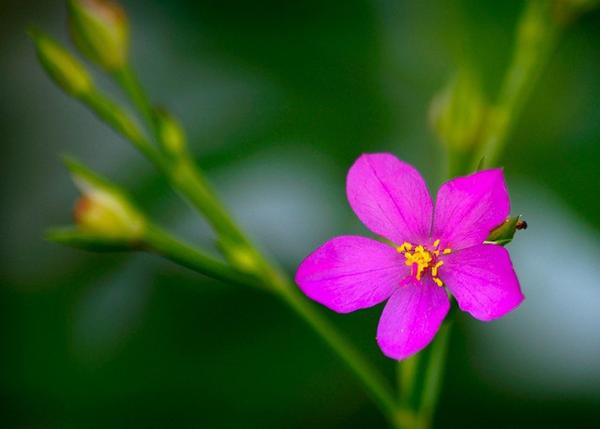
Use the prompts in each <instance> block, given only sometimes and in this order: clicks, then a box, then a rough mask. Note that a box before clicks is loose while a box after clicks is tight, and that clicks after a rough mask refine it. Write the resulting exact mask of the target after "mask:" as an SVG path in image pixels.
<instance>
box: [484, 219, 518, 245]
mask: <svg viewBox="0 0 600 429" xmlns="http://www.w3.org/2000/svg"><path fill="white" fill-rule="evenodd" d="M521 229H527V222H525V221H524V220H523V219H521V216H509V217H507V218H506V220H505V221H504V222H502V224H500V225H498V226H497V227H496V228H494V229H493V230H492V232H490V235H489V236H488V238H487V240H486V242H488V243H495V244H499V245H501V246H504V245H506V244H508V243H510V242H511V241H512V240H513V238H514V236H515V233H516V232H517V231H518V230H521Z"/></svg>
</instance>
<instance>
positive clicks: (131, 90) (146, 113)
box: [113, 65, 160, 140]
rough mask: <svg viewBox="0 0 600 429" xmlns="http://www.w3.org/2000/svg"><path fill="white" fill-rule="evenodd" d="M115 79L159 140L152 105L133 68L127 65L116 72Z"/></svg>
mask: <svg viewBox="0 0 600 429" xmlns="http://www.w3.org/2000/svg"><path fill="white" fill-rule="evenodd" d="M113 75H114V78H115V80H116V81H117V82H118V83H119V85H120V86H121V88H123V90H124V91H125V92H126V94H127V96H128V97H129V99H130V100H131V102H132V103H133V105H134V106H135V108H136V109H137V110H138V111H139V112H140V113H141V115H142V118H143V119H144V122H145V123H146V124H147V125H148V126H149V127H150V131H151V132H152V135H153V136H154V138H155V139H156V140H159V138H160V137H159V133H158V130H157V127H156V121H155V120H154V114H153V109H152V104H151V103H150V100H149V99H148V96H147V95H146V92H145V91H144V89H143V88H142V85H141V84H140V82H139V80H138V78H137V76H136V75H135V73H134V72H133V70H132V69H131V66H129V65H125V66H124V67H123V68H121V69H119V70H117V71H115V72H114V74H113Z"/></svg>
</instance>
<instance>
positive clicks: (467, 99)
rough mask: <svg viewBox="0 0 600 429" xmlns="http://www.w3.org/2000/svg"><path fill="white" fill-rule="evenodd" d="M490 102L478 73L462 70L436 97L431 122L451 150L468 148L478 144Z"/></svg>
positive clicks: (465, 149)
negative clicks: (478, 79) (483, 91)
mask: <svg viewBox="0 0 600 429" xmlns="http://www.w3.org/2000/svg"><path fill="white" fill-rule="evenodd" d="M485 113H486V105H485V101H484V98H483V95H482V93H481V90H480V88H479V84H478V81H477V79H476V77H475V76H474V75H473V74H472V73H470V72H468V71H467V70H461V71H460V72H459V73H458V74H457V75H456V76H455V77H454V78H453V79H452V80H451V81H450V82H449V84H448V85H447V86H446V87H445V88H444V89H443V90H442V91H441V92H440V93H439V94H438V95H437V96H435V98H434V99H433V101H432V103H431V107H430V111H429V119H430V122H431V126H432V128H433V129H434V131H435V133H436V134H437V136H438V138H439V139H440V141H441V142H442V143H443V144H444V145H445V146H446V147H447V148H448V150H450V151H456V152H466V151H468V150H469V149H470V148H472V147H473V146H474V145H475V144H477V140H478V138H479V136H480V133H481V130H482V125H483V121H484V117H485Z"/></svg>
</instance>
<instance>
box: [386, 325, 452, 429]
mask: <svg viewBox="0 0 600 429" xmlns="http://www.w3.org/2000/svg"><path fill="white" fill-rule="evenodd" d="M451 326H452V318H451V315H449V317H448V318H447V320H446V321H445V322H444V323H443V324H442V326H441V327H440V329H439V331H438V333H437V334H436V336H435V339H434V340H433V342H432V343H431V345H429V347H428V348H426V349H425V350H423V351H421V352H420V353H418V354H417V355H415V356H413V357H411V358H409V359H406V360H404V361H400V362H398V368H397V373H398V387H399V392H400V402H399V411H398V414H397V422H398V427H400V428H403V429H427V428H429V427H430V426H431V422H432V419H433V415H434V412H435V408H436V405H437V401H438V397H439V394H440V390H441V387H442V381H443V374H444V366H445V362H446V354H447V350H448V339H449V335H450V330H451Z"/></svg>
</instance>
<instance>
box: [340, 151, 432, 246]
mask: <svg viewBox="0 0 600 429" xmlns="http://www.w3.org/2000/svg"><path fill="white" fill-rule="evenodd" d="M346 193H347V195H348V201H349V202H350V206H351V207H352V209H353V210H354V213H356V215H357V216H358V218H359V219H360V220H361V221H362V223H364V224H365V225H366V226H367V228H369V229H370V230H371V231H373V232H374V233H376V234H379V235H381V236H383V237H386V238H388V239H390V240H391V241H393V242H394V243H397V244H401V243H403V242H405V241H409V242H411V243H419V242H422V241H423V239H424V238H427V237H429V233H430V231H431V217H432V211H433V205H432V201H431V196H430V195H429V191H428V190H427V186H426V185H425V181H424V180H423V178H422V177H421V175H420V174H419V172H418V171H417V170H416V169H415V168H414V167H412V166H410V165H409V164H407V163H405V162H402V161H400V160H399V159H398V158H396V157H395V156H393V155H391V154H388V153H376V154H364V155H361V156H360V157H359V158H358V159H357V160H356V162H355V163H354V165H353V166H352V167H351V168H350V171H349V172H348V178H347V180H346Z"/></svg>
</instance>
